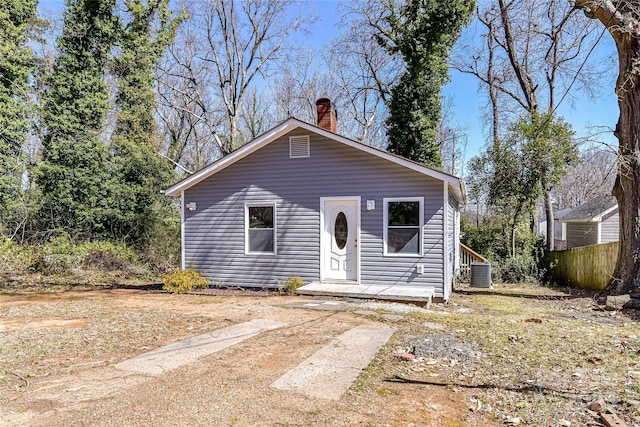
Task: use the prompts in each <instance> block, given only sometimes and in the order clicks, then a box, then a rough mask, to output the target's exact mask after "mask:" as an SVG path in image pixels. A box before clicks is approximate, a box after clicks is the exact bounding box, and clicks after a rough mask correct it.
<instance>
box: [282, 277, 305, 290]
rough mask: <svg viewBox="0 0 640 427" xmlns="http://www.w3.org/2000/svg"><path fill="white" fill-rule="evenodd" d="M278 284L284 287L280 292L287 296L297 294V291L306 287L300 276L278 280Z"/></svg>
mask: <svg viewBox="0 0 640 427" xmlns="http://www.w3.org/2000/svg"><path fill="white" fill-rule="evenodd" d="M276 283H277V284H278V285H280V286H282V288H280V291H281V292H282V293H285V294H295V293H296V289H298V288H299V287H301V286H304V280H302V277H300V276H290V277H287V278H286V279H284V280H276Z"/></svg>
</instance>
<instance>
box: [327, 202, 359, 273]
mask: <svg viewBox="0 0 640 427" xmlns="http://www.w3.org/2000/svg"><path fill="white" fill-rule="evenodd" d="M348 200H350V201H355V202H356V222H357V227H356V282H357V283H361V282H360V222H361V217H360V211H361V209H360V205H361V198H360V196H337V197H320V272H319V277H320V281H321V282H322V281H324V280H325V276H326V274H325V271H324V266H325V257H326V255H325V249H326V248H325V245H326V243H325V239H324V225H325V218H324V205H325V203H326V202H339V201H348Z"/></svg>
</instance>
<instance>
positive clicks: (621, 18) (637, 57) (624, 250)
mask: <svg viewBox="0 0 640 427" xmlns="http://www.w3.org/2000/svg"><path fill="white" fill-rule="evenodd" d="M575 4H576V6H578V7H582V8H584V9H585V14H586V15H587V16H589V17H592V18H594V19H598V20H599V21H600V22H601V23H602V24H603V25H604V26H605V27H606V28H607V30H608V31H609V33H610V34H611V36H612V37H613V39H614V41H615V42H616V47H617V50H618V62H619V74H618V80H617V81H616V94H617V95H618V106H619V107H620V118H619V119H618V124H617V126H616V131H615V135H616V137H617V138H618V175H617V177H616V182H615V184H614V186H613V195H614V196H615V197H616V199H617V200H618V207H619V209H620V244H619V251H618V261H617V263H616V268H615V270H614V272H613V277H612V278H611V281H610V282H609V284H608V285H607V288H606V292H607V293H608V294H610V295H620V294H626V293H632V294H635V295H634V296H636V297H640V292H639V291H640V278H639V277H638V275H639V273H640V67H638V64H639V62H640V26H639V25H638V24H639V21H640V19H639V14H638V8H639V6H638V2H637V1H616V2H614V1H612V0H576V2H575Z"/></svg>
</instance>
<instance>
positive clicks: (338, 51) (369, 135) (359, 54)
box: [325, 0, 404, 147]
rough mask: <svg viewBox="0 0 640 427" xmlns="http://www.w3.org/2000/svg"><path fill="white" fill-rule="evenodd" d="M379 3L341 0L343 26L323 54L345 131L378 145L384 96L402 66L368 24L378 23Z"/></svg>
mask: <svg viewBox="0 0 640 427" xmlns="http://www.w3.org/2000/svg"><path fill="white" fill-rule="evenodd" d="M381 4H382V3H381V2H379V1H377V2H375V1H370V0H364V1H358V2H352V3H348V4H346V3H345V4H343V5H342V6H341V8H342V13H343V17H342V20H341V26H342V27H344V28H346V29H345V31H343V32H342V33H341V34H340V36H339V37H337V38H336V39H333V40H332V43H331V46H329V49H328V51H327V54H326V55H325V60H326V61H327V64H328V67H329V69H330V70H331V73H332V75H333V76H335V80H336V83H337V84H338V87H339V93H340V97H339V101H340V102H339V105H340V106H341V107H342V110H341V111H343V114H344V117H346V118H348V121H347V123H350V124H351V125H350V126H349V128H348V129H345V131H346V134H347V135H349V136H351V137H352V138H354V139H357V140H358V141H361V142H363V143H367V144H370V145H377V146H379V147H383V146H384V145H386V144H385V140H386V129H385V125H384V119H385V117H386V108H385V105H384V100H385V99H386V98H388V96H389V94H390V90H391V87H392V86H393V85H394V84H395V83H396V82H397V80H398V78H399V76H400V74H401V72H402V71H403V69H404V65H403V63H402V61H400V60H398V58H396V57H394V56H392V55H390V54H389V52H388V51H387V50H386V49H384V48H383V47H382V46H380V44H379V43H378V41H377V39H376V37H377V34H378V33H377V30H376V28H375V26H374V25H371V23H373V22H375V23H376V25H381V23H379V22H378V21H380V20H381V19H382V17H383V16H384V13H383V12H384V11H383V9H381V8H380V6H381Z"/></svg>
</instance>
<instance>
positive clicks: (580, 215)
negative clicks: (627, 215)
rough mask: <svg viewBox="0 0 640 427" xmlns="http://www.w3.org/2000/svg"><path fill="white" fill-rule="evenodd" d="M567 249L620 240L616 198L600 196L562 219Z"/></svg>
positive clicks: (563, 236) (563, 235)
mask: <svg viewBox="0 0 640 427" xmlns="http://www.w3.org/2000/svg"><path fill="white" fill-rule="evenodd" d="M560 221H561V222H562V238H563V240H566V242H567V249H571V248H575V247H578V246H588V245H597V244H600V243H608V242H617V241H618V240H619V222H618V221H619V212H618V202H617V201H616V198H615V197H614V196H609V195H607V196H600V197H596V198H595V199H593V200H590V201H588V202H587V203H585V204H583V205H580V206H578V207H577V208H575V209H573V210H572V211H571V212H569V213H567V214H565V215H564V216H563V217H562V218H560Z"/></svg>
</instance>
